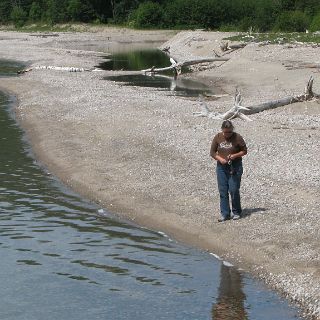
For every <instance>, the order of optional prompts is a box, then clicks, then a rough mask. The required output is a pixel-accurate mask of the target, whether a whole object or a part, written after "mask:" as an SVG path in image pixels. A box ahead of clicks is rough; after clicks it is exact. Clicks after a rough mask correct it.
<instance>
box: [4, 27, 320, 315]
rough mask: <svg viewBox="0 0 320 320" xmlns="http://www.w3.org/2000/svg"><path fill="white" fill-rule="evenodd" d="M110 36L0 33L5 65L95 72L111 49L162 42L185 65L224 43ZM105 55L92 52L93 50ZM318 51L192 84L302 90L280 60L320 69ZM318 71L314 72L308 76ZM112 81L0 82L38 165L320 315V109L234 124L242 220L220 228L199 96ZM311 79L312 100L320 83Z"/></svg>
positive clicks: (268, 91) (40, 78)
mask: <svg viewBox="0 0 320 320" xmlns="http://www.w3.org/2000/svg"><path fill="white" fill-rule="evenodd" d="M173 35H174V33H172V32H167V31H162V32H159V31H146V32H141V31H139V32H135V31H130V30H117V29H110V30H107V31H104V32H96V33H61V34H59V36H58V37H47V38H42V37H36V36H32V35H29V34H26V33H14V32H0V43H1V46H0V58H7V59H15V60H22V61H24V62H26V63H29V64H31V65H57V66H75V67H85V68H91V67H93V66H94V65H96V64H97V63H98V62H99V61H100V60H101V52H102V53H103V52H108V50H110V46H111V45H112V42H113V45H117V44H119V42H126V43H130V42H132V43H136V42H145V41H147V42H149V43H152V42H154V41H159V43H160V42H164V41H166V40H169V39H170V41H169V42H168V43H166V45H170V47H171V50H172V52H174V54H175V56H177V57H179V58H185V57H190V56H191V55H192V56H208V55H212V50H213V49H215V50H218V47H219V43H220V41H221V38H222V37H223V36H224V34H220V33H208V32H183V33H181V34H178V35H176V36H174V37H173V38H172V36H173ZM98 52H99V53H98ZM319 53H320V49H319V48H309V47H308V48H306V47H297V48H291V49H288V48H286V47H285V46H280V45H270V46H266V47H259V46H258V45H256V44H252V45H250V46H247V47H246V48H245V49H243V50H241V51H236V52H234V53H232V54H231V55H230V57H231V60H230V61H228V62H226V63H224V64H222V65H221V66H220V67H218V68H217V67H216V66H217V65H219V64H212V65H209V66H207V67H206V68H205V70H203V71H197V72H195V73H194V74H192V76H196V77H198V78H199V79H201V80H203V81H206V82H207V83H211V84H212V85H215V84H217V83H223V84H224V87H223V88H224V89H225V91H226V93H227V94H228V96H225V97H223V98H221V99H219V100H209V101H207V103H208V105H209V106H210V107H211V108H212V109H216V110H218V111H219V110H220V111H225V110H226V109H227V108H229V107H230V106H231V105H232V103H233V102H232V99H233V94H234V91H235V88H236V87H238V88H239V89H241V91H242V93H243V97H244V105H252V104H254V103H258V102H264V101H267V100H270V99H275V98H279V97H284V96H287V95H290V94H292V93H301V91H303V88H304V86H305V83H306V81H307V79H308V78H309V76H310V74H312V70H311V69H296V70H287V69H286V68H285V65H284V64H285V63H287V62H288V61H291V62H292V61H295V62H297V61H307V62H316V61H317V59H318V57H319ZM313 71H314V70H313ZM106 74H114V72H102V73H100V72H83V73H68V72H58V71H56V72H55V71H52V70H37V71H33V72H29V73H27V74H25V75H23V76H20V77H19V78H6V79H1V82H0V87H1V88H5V89H6V90H9V91H11V92H13V93H15V94H16V95H17V97H18V99H19V106H18V107H17V115H18V118H19V120H20V122H21V124H22V126H23V127H24V128H25V129H26V132H27V135H28V137H29V138H30V140H31V143H32V146H33V149H34V151H35V153H36V155H37V156H38V157H39V159H40V160H41V161H42V162H43V163H44V164H45V165H46V166H47V167H48V168H49V170H51V171H52V172H54V173H55V174H56V175H57V176H58V177H59V178H60V179H61V180H62V181H64V182H65V183H67V184H68V185H69V186H71V187H72V188H74V189H75V190H76V191H78V192H79V193H81V194H83V195H85V196H87V197H89V198H91V199H92V200H94V201H96V202H98V203H101V205H102V206H104V207H106V208H107V209H108V210H110V211H111V212H114V213H117V214H119V215H122V216H125V217H127V218H129V219H132V220H135V221H136V222H137V223H139V224H142V225H145V226H147V227H150V228H153V229H156V230H162V231H165V232H167V233H169V234H170V235H171V236H174V237H175V238H176V239H178V240H181V241H184V242H186V243H189V244H192V245H197V246H199V247H201V248H204V249H208V250H210V251H212V252H215V253H217V254H218V255H221V256H223V257H224V258H226V259H228V260H230V261H232V262H234V263H235V264H237V265H238V266H239V267H242V268H244V269H246V270H249V271H251V272H253V273H254V274H256V275H258V276H260V277H262V278H264V279H265V280H266V282H267V283H269V284H270V285H271V286H273V287H275V288H277V289H278V290H280V291H281V292H283V293H284V294H286V295H288V296H289V297H290V298H292V299H293V300H295V301H296V302H297V303H299V304H301V305H302V306H303V307H304V308H305V309H306V310H307V311H308V314H309V315H310V314H314V317H315V318H316V317H318V318H320V246H319V243H320V242H319V240H320V232H319V227H320V222H319V221H320V212H319V207H320V206H319V204H320V203H319V197H320V188H319V186H320V167H319V164H318V157H319V155H320V144H319V140H320V131H319V130H320V109H319V104H318V103H317V102H310V103H301V104H295V105H292V106H288V107H283V108H281V109H277V110H273V111H268V112H263V113H260V114H256V115H254V116H251V117H252V119H253V120H254V122H253V123H250V124H248V123H245V122H242V121H241V120H236V121H235V125H236V129H237V131H238V132H239V133H241V134H242V135H243V136H244V137H245V139H246V141H247V143H248V147H249V154H248V156H247V157H246V158H245V161H244V166H245V173H244V177H243V185H242V199H243V206H244V208H245V214H246V218H244V219H241V220H240V221H237V222H228V223H225V224H218V223H216V219H217V217H218V214H219V212H218V193H217V189H216V182H215V174H214V168H215V164H214V163H213V161H212V160H211V159H210V158H209V147H210V142H211V139H212V137H213V135H214V134H215V133H216V132H217V131H218V130H219V127H220V121H213V120H209V119H207V118H194V117H193V116H192V112H194V111H199V108H200V106H199V103H198V101H196V100H192V99H184V98H179V97H173V96H167V95H166V93H165V92H160V91H155V90H152V89H144V88H139V87H125V89H124V88H123V87H122V86H121V85H120V84H117V83H114V82H109V81H102V80H101V79H102V77H103V76H105V75H106ZM313 75H314V76H315V88H314V90H315V91H316V92H320V77H319V76H318V74H317V73H313Z"/></svg>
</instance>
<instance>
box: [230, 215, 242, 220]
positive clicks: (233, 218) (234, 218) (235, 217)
mask: <svg viewBox="0 0 320 320" xmlns="http://www.w3.org/2000/svg"><path fill="white" fill-rule="evenodd" d="M239 219H240V216H239V215H238V214H234V215H233V217H232V220H239Z"/></svg>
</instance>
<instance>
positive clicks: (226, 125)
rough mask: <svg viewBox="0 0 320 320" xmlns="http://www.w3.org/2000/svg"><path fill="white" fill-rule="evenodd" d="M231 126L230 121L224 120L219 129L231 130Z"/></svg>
mask: <svg viewBox="0 0 320 320" xmlns="http://www.w3.org/2000/svg"><path fill="white" fill-rule="evenodd" d="M233 128H234V127H233V124H232V122H231V121H230V120H224V121H223V122H222V125H221V129H233Z"/></svg>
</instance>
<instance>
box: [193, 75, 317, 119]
mask: <svg viewBox="0 0 320 320" xmlns="http://www.w3.org/2000/svg"><path fill="white" fill-rule="evenodd" d="M312 86H313V77H310V79H309V81H308V84H307V86H306V88H305V91H304V94H302V95H299V96H291V97H286V98H283V99H279V100H272V101H268V102H265V103H262V104H258V105H253V106H251V107H243V106H241V102H242V98H241V94H240V92H238V91H236V95H235V99H234V105H233V107H232V108H231V109H230V110H228V111H227V112H225V113H223V114H217V113H214V112H212V111H210V110H209V108H208V107H207V105H206V104H205V103H204V102H203V101H201V102H200V104H201V106H202V111H200V112H194V113H193V115H194V116H196V117H208V118H211V119H216V120H231V119H234V118H237V117H238V118H240V119H242V120H247V121H252V120H251V119H250V118H249V117H247V116H246V115H250V114H255V113H259V112H262V111H265V110H271V109H275V108H278V107H282V106H286V105H289V104H292V103H296V102H302V101H310V100H312V99H320V94H315V93H314V92H313V90H312Z"/></svg>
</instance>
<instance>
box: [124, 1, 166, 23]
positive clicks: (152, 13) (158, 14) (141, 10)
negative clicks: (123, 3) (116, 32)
mask: <svg viewBox="0 0 320 320" xmlns="http://www.w3.org/2000/svg"><path fill="white" fill-rule="evenodd" d="M129 20H131V23H132V24H133V26H134V27H137V28H155V27H160V26H161V25H162V22H163V9H162V7H161V6H160V4H159V3H156V2H150V1H148V2H144V3H141V4H140V5H139V7H138V9H137V10H135V11H134V12H133V13H132V14H131V15H130V17H129Z"/></svg>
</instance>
